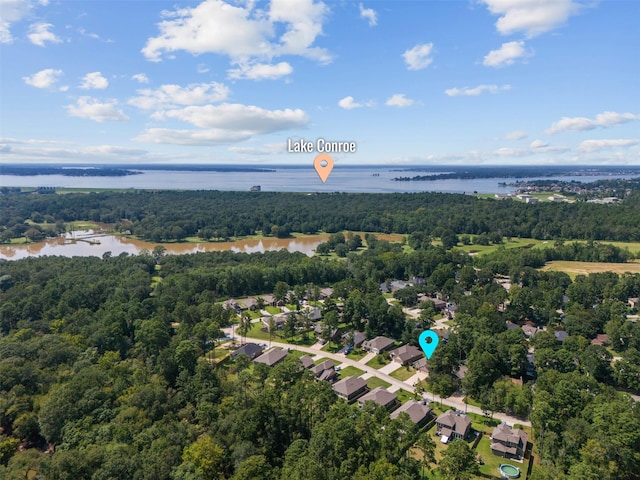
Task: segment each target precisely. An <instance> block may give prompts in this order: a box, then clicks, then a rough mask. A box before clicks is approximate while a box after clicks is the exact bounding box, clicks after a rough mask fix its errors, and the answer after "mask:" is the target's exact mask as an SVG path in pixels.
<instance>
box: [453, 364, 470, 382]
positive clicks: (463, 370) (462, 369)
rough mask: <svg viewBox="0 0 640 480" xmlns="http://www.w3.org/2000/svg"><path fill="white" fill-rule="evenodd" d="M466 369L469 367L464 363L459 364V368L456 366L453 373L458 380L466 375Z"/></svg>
mask: <svg viewBox="0 0 640 480" xmlns="http://www.w3.org/2000/svg"><path fill="white" fill-rule="evenodd" d="M468 371H469V367H467V366H465V365H460V368H458V370H456V372H455V375H456V377H458V378H459V379H460V380H462V379H463V378H464V377H465V376H466V375H467V372H468Z"/></svg>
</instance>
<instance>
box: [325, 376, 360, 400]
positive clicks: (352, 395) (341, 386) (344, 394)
mask: <svg viewBox="0 0 640 480" xmlns="http://www.w3.org/2000/svg"><path fill="white" fill-rule="evenodd" d="M332 388H333V391H334V392H336V395H338V396H339V397H340V398H344V399H345V400H346V401H347V402H352V401H354V400H355V399H356V398H358V397H360V396H362V395H363V394H365V393H366V392H367V382H365V381H364V380H363V379H362V378H360V377H346V378H343V379H342V380H340V381H338V382H336V383H334V384H333V385H332Z"/></svg>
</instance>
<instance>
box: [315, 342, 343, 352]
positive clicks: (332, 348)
mask: <svg viewBox="0 0 640 480" xmlns="http://www.w3.org/2000/svg"><path fill="white" fill-rule="evenodd" d="M342 347H343V345H341V344H339V343H334V342H327V343H325V344H324V346H323V347H322V348H321V349H320V350H322V351H323V352H329V353H336V352H338V350H340V349H341V348H342Z"/></svg>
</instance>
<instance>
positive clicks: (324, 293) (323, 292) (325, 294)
mask: <svg viewBox="0 0 640 480" xmlns="http://www.w3.org/2000/svg"><path fill="white" fill-rule="evenodd" d="M331 295H333V288H323V289H321V290H320V298H322V299H324V298H329V297H330V296H331Z"/></svg>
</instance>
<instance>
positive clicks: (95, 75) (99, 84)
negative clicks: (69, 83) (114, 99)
mask: <svg viewBox="0 0 640 480" xmlns="http://www.w3.org/2000/svg"><path fill="white" fill-rule="evenodd" d="M108 86H109V81H108V80H107V79H106V78H104V77H103V76H102V73H100V72H91V73H87V74H86V75H85V76H84V77H82V84H81V85H80V88H82V89H84V90H91V89H94V90H102V89H105V88H107V87H108Z"/></svg>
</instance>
